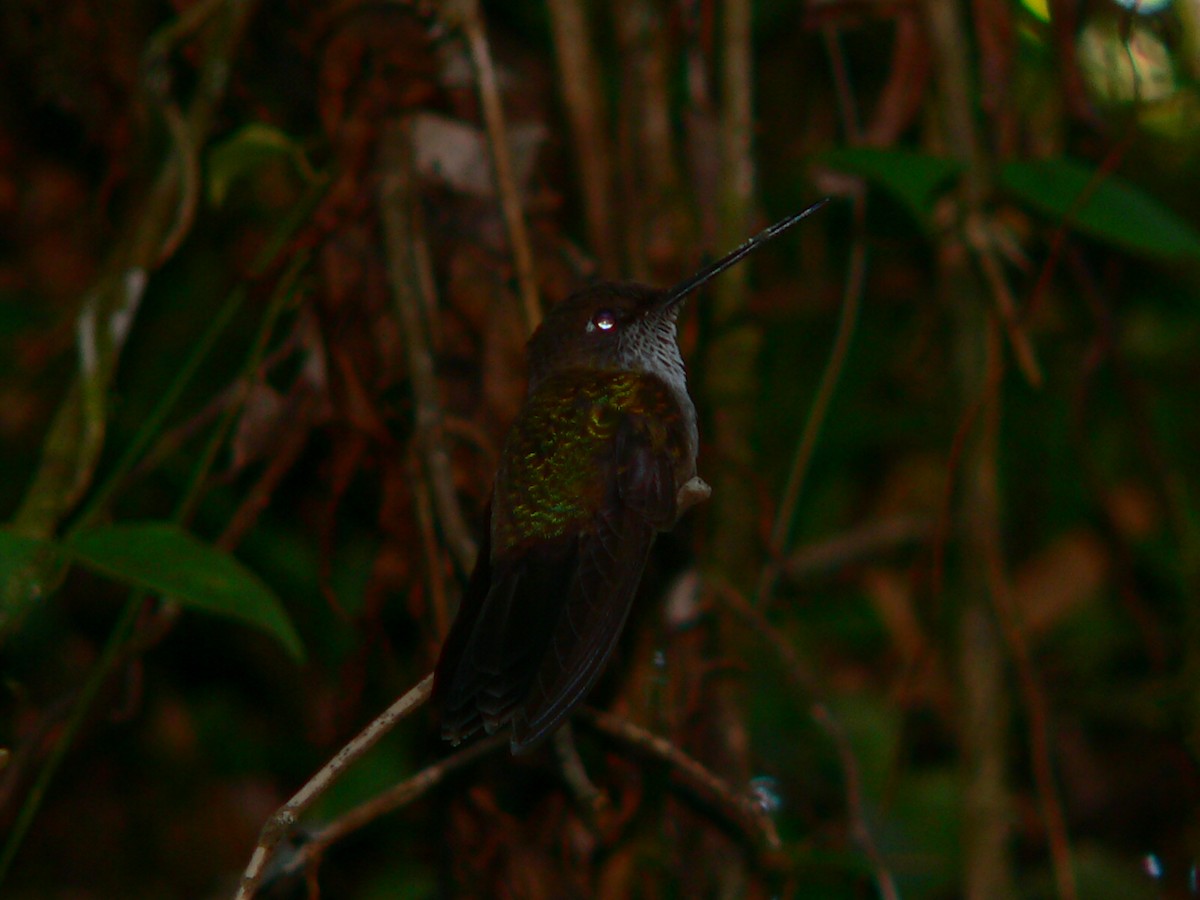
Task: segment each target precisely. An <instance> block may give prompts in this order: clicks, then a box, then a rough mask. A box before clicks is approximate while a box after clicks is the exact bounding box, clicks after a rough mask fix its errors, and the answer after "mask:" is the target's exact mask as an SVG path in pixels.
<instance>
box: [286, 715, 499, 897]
mask: <svg viewBox="0 0 1200 900" xmlns="http://www.w3.org/2000/svg"><path fill="white" fill-rule="evenodd" d="M509 739H510V738H509V735H508V734H494V735H492V736H491V737H488V738H484V739H483V740H480V741H476V742H475V743H473V744H471V745H469V746H467V747H464V748H463V749H462V750H459V751H458V752H457V753H455V754H454V755H453V756H449V757H447V758H446V759H443V760H441V761H440V762H436V763H434V764H433V765H431V766H429V767H427V768H425V769H422V770H421V771H420V772H418V773H417V774H416V775H414V776H412V777H411V778H406V779H405V780H404V781H402V782H400V783H399V784H397V785H395V786H394V787H391V788H389V789H388V790H386V791H384V792H383V793H382V794H378V795H377V796H375V797H372V798H371V799H370V800H367V801H365V802H363V803H361V804H359V805H358V806H356V807H354V808H353V809H351V810H350V811H349V812H346V813H344V814H343V815H341V816H339V817H338V818H337V819H335V820H334V821H332V822H330V823H329V824H328V825H326V826H325V827H324V828H321V829H319V830H317V831H315V832H313V833H312V834H310V835H309V836H308V838H307V840H305V842H304V843H303V844H302V845H301V846H300V847H299V848H297V850H296V852H295V853H294V854H293V855H292V856H291V857H289V858H288V860H287V862H286V863H284V865H283V866H281V867H280V869H279V874H280V875H294V874H295V873H296V872H299V871H300V870H301V869H308V870H310V871H311V869H312V867H314V866H315V865H316V864H317V863H318V862H319V861H320V859H321V857H322V856H324V854H325V851H327V850H328V849H329V848H330V847H332V846H333V845H334V844H336V843H337V842H338V841H340V840H342V839H343V838H345V837H346V836H347V835H350V834H352V833H354V832H355V831H357V830H358V829H360V828H362V827H363V826H364V825H367V824H369V823H371V822H373V821H375V820H376V819H378V818H380V817H381V816H385V815H387V814H388V813H390V812H394V811H395V810H397V809H400V808H401V807H402V806H407V805H408V804H410V803H412V802H413V801H414V800H418V799H420V798H421V797H423V796H424V795H425V794H427V793H429V792H430V791H431V790H433V789H434V788H435V787H437V786H438V785H439V784H441V783H442V782H443V781H445V780H446V778H447V777H448V776H449V775H451V774H452V773H453V772H455V771H457V770H458V769H461V768H462V767H463V766H466V765H468V764H469V763H473V762H475V761H476V760H477V759H479V758H480V757H481V756H486V755H487V754H488V753H491V752H492V751H493V750H497V749H499V748H501V747H505V746H507V745H508V742H509ZM313 874H315V873H313Z"/></svg>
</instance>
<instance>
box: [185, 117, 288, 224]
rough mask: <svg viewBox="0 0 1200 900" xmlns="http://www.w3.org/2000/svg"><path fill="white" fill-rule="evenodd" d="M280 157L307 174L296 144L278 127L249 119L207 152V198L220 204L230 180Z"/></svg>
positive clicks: (231, 183) (241, 176) (249, 173)
mask: <svg viewBox="0 0 1200 900" xmlns="http://www.w3.org/2000/svg"><path fill="white" fill-rule="evenodd" d="M280 158H282V159H287V160H291V162H292V163H294V164H295V166H296V169H297V171H299V172H300V173H301V174H304V175H306V176H307V175H310V174H311V170H310V168H309V165H308V161H307V159H306V158H305V156H304V151H303V150H302V149H301V148H300V145H299V144H297V143H296V142H295V141H293V140H292V139H291V138H290V137H288V135H287V134H285V133H284V132H282V131H280V130H279V129H278V128H275V127H274V126H272V125H267V124H266V123H265V122H252V123H251V124H249V125H245V126H243V127H242V128H239V129H238V130H237V131H235V132H234V133H233V134H231V135H229V137H227V138H225V139H224V140H223V141H221V142H220V143H218V144H217V145H216V146H214V147H213V148H212V150H210V151H209V153H208V200H209V202H210V203H211V204H212V205H213V206H220V205H221V204H222V203H224V202H225V198H226V197H227V196H228V195H229V189H230V187H231V186H232V185H233V184H234V182H236V181H238V180H239V179H242V178H246V177H248V176H250V175H253V174H254V172H255V171H257V170H258V169H260V168H261V167H262V166H263V165H264V164H265V163H267V162H270V161H271V160H274V159H280Z"/></svg>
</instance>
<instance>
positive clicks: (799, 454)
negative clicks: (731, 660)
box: [757, 193, 867, 606]
mask: <svg viewBox="0 0 1200 900" xmlns="http://www.w3.org/2000/svg"><path fill="white" fill-rule="evenodd" d="M865 216H866V200H865V197H864V194H862V193H859V194H858V195H857V196H856V197H855V198H854V219H855V223H856V225H855V238H854V243H853V244H852V245H851V248H850V264H849V269H848V271H847V274H846V287H845V291H844V292H843V294H842V312H841V316H840V318H839V319H838V329H837V334H836V336H835V337H834V340H833V346H832V347H831V348H830V350H829V359H828V361H827V362H826V363H825V368H824V370H823V371H822V372H821V381H820V383H819V384H818V385H817V393H816V396H815V397H814V398H813V403H812V406H811V407H810V409H809V412H808V418H807V419H805V422H804V430H803V432H801V435H800V442H799V444H797V445H796V454H795V456H794V457H793V459H792V467H791V470H790V471H789V472H788V479H787V485H786V486H785V487H784V489H783V498H782V499H781V500H780V502H779V508H778V511H777V512H776V514H775V524H774V526H773V527H772V528H771V537H770V543H769V545H768V550H769V554H770V559H771V560H772V561H775V560H778V559H779V558H780V556H782V554H783V552H784V548H785V546H786V544H787V539H788V532H789V531H790V530H791V527H792V521H793V519H794V518H795V515H796V507H797V505H798V503H799V500H800V491H801V488H803V486H804V480H805V477H806V475H807V474H808V466H809V463H810V462H811V461H812V455H813V451H814V450H815V449H816V446H817V438H818V437H819V436H820V434H821V428H822V426H823V425H824V424H825V416H826V413H827V412H828V411H829V404H830V402H831V401H832V400H833V394H834V391H835V390H837V384H838V380H839V379H840V378H841V374H842V370H843V369H844V368H845V363H846V357H847V355H848V354H849V352H850V342H851V340H852V339H853V337H854V330H855V327H856V325H857V324H858V311H859V307H860V306H861V304H862V296H863V290H864V288H865V286H866V279H867V244H866V237H865V234H864V231H863V229H864V227H865V226H864V220H865ZM777 577H778V568H777V566H776V565H774V564H772V565H768V566H766V567H765V568H764V570H763V575H762V578H761V580H760V583H759V587H758V601H757V602H758V604H759V605H760V606H762V605H764V604H765V603H766V602H767V598H768V597H769V596H770V594H771V593H773V591H774V585H775V580H776V578H777Z"/></svg>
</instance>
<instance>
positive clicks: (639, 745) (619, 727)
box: [575, 706, 781, 851]
mask: <svg viewBox="0 0 1200 900" xmlns="http://www.w3.org/2000/svg"><path fill="white" fill-rule="evenodd" d="M575 717H576V719H577V720H579V721H582V722H584V723H586V724H587V725H590V726H591V727H592V728H595V729H596V730H597V731H599V732H601V733H602V734H606V735H608V736H609V737H611V738H614V739H615V740H617V741H619V742H621V743H623V744H625V745H627V746H629V747H632V748H633V749H635V750H637V751H639V752H641V753H644V754H646V755H648V756H650V757H652V758H654V759H658V760H660V761H662V762H664V763H666V764H667V766H669V767H670V769H671V771H672V773H674V774H675V775H676V776H677V777H678V779H679V781H680V782H681V783H682V785H683V786H684V787H686V788H687V789H688V790H689V791H690V792H691V793H692V794H693V795H694V796H695V797H696V798H698V799H699V800H702V801H704V802H705V803H707V804H711V805H712V806H713V807H714V808H715V809H716V810H718V811H719V812H721V814H722V816H723V817H724V818H725V819H727V820H728V821H729V822H731V823H732V824H734V825H736V826H737V828H738V830H739V831H741V832H742V834H744V835H745V837H746V838H747V839H748V840H749V842H750V843H751V845H752V846H755V847H759V848H762V849H765V850H769V851H776V850H778V849H779V848H780V847H781V843H780V840H779V834H778V832H777V831H776V830H775V823H774V822H773V821H772V820H771V819H770V818H769V817H768V816H765V815H763V814H762V813H760V812H759V810H758V809H757V808H756V807H755V806H754V803H753V802H752V801H751V799H750V797H749V796H747V795H745V794H743V793H741V792H739V791H737V790H735V789H734V788H733V787H731V786H730V785H729V784H728V783H726V782H725V781H724V780H723V779H722V778H720V777H719V776H717V775H715V774H714V773H713V772H711V771H709V770H708V769H707V768H706V767H705V766H703V765H702V764H701V763H699V762H697V761H696V760H695V759H693V758H692V757H690V756H688V755H687V754H686V753H684V752H683V751H682V750H680V749H679V748H678V747H676V746H675V745H674V744H672V743H671V742H670V741H668V740H667V739H666V738H662V737H659V736H658V735H656V734H653V733H651V732H649V731H647V730H646V729H645V728H642V727H641V726H640V725H636V724H634V723H633V722H630V721H629V720H628V719H623V718H621V717H620V716H616V715H613V714H612V713H608V712H603V711H602V710H598V709H593V708H592V707H588V706H585V707H582V708H580V709H579V710H578V711H577V712H576V713H575Z"/></svg>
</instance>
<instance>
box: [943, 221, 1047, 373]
mask: <svg viewBox="0 0 1200 900" xmlns="http://www.w3.org/2000/svg"><path fill="white" fill-rule="evenodd" d="M985 222H986V218H985V214H983V213H974V212H973V213H968V215H967V219H966V221H965V222H964V223H963V234H964V236H965V237H966V240H967V245H968V246H969V247H970V248H971V250H972V251H974V253H975V260H976V262H978V264H979V269H980V271H982V272H983V277H984V280H985V281H986V282H987V284H988V287H989V288H990V289H991V293H992V302H993V303H994V304H995V306H996V309H997V311H998V312H999V314H1000V320H1001V321H1002V322H1003V323H1004V330H1005V333H1006V334H1007V335H1008V341H1009V344H1010V345H1011V346H1012V348H1013V353H1014V354H1015V355H1016V358H1017V366H1018V367H1019V368H1020V370H1021V374H1022V375H1024V376H1025V380H1026V381H1027V382H1029V384H1030V386H1032V387H1035V388H1040V387H1041V386H1042V384H1043V383H1044V382H1045V378H1044V377H1043V376H1042V367H1041V365H1039V363H1038V361H1037V354H1036V353H1034V350H1033V344H1032V343H1031V342H1030V340H1029V335H1028V334H1027V333H1026V332H1025V328H1024V326H1023V325H1022V323H1021V319H1020V316H1019V315H1018V313H1017V302H1016V300H1015V299H1014V297H1013V293H1012V289H1011V288H1009V286H1008V280H1007V279H1006V278H1005V277H1004V267H1003V266H1001V265H1000V260H999V258H998V257H997V254H996V249H995V247H994V245H993V241H992V237H991V235H990V234H989V231H988V226H987V224H985ZM993 227H994V226H993Z"/></svg>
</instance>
